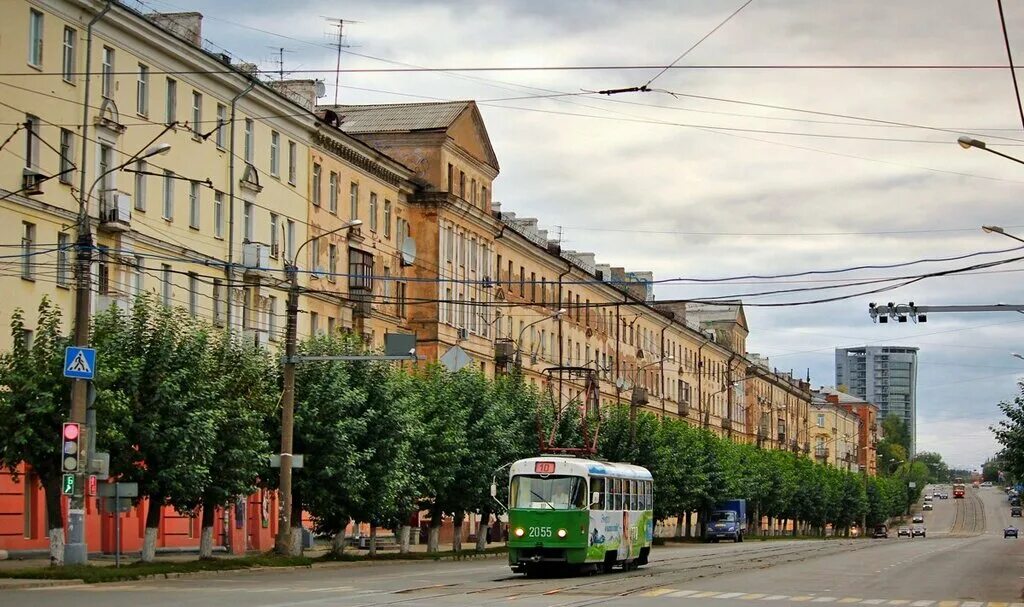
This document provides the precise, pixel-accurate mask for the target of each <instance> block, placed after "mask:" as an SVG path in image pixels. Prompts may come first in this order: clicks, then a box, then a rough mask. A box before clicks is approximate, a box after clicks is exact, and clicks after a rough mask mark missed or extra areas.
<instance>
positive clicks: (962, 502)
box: [949, 491, 986, 537]
mask: <svg viewBox="0 0 1024 607" xmlns="http://www.w3.org/2000/svg"><path fill="white" fill-rule="evenodd" d="M956 502H957V504H956V512H955V513H954V516H953V525H952V526H951V527H950V529H949V535H950V536H954V537H970V536H974V535H979V534H982V533H984V532H985V524H986V520H985V506H984V504H983V503H982V502H981V498H979V497H978V496H977V494H976V493H975V492H974V491H972V492H970V493H968V494H967V495H965V496H964V498H963V499H959V500H956Z"/></svg>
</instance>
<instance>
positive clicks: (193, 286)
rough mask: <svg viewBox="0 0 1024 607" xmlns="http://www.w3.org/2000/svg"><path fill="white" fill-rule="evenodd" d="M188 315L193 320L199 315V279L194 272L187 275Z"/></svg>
mask: <svg viewBox="0 0 1024 607" xmlns="http://www.w3.org/2000/svg"><path fill="white" fill-rule="evenodd" d="M188 313H189V314H190V315H192V317H193V318H195V316H196V314H198V313H199V277H198V276H196V274H195V272H189V273H188Z"/></svg>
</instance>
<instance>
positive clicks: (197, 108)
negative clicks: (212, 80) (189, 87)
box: [192, 91, 203, 136]
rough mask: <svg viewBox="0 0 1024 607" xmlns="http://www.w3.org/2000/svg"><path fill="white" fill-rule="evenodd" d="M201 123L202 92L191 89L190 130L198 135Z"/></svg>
mask: <svg viewBox="0 0 1024 607" xmlns="http://www.w3.org/2000/svg"><path fill="white" fill-rule="evenodd" d="M202 125H203V94H202V93H198V92H196V91H192V132H193V133H194V134H195V135H196V136H198V135H200V132H199V129H201V128H202Z"/></svg>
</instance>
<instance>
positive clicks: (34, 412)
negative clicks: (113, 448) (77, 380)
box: [0, 298, 71, 529]
mask: <svg viewBox="0 0 1024 607" xmlns="http://www.w3.org/2000/svg"><path fill="white" fill-rule="evenodd" d="M60 323H61V314H60V309H59V308H57V307H56V306H54V305H53V303H52V302H50V300H49V299H47V298H43V300H42V301H41V302H40V304H39V309H38V317H37V321H36V328H35V331H34V332H33V339H32V343H29V341H28V333H27V332H26V324H25V316H24V313H23V312H22V311H21V310H15V311H14V314H13V315H12V317H11V337H12V338H13V339H12V341H13V344H14V345H13V348H12V349H11V351H10V352H6V353H4V354H2V355H0V388H2V389H0V466H2V467H3V468H6V469H7V470H9V471H11V472H16V471H17V468H18V465H19V464H21V463H22V462H25V463H27V464H28V465H29V466H31V467H32V470H33V471H34V472H35V473H36V474H37V475H38V476H39V479H40V481H41V482H42V485H43V488H44V490H45V491H46V499H47V505H48V507H47V512H48V518H47V520H48V525H49V527H48V528H49V529H56V528H59V527H60V526H61V516H60V508H59V504H60V501H59V500H60V493H59V492H60V488H59V481H60V475H61V467H60V466H61V464H60V457H59V454H60V450H59V449H60V441H61V438H60V437H61V434H60V432H61V423H63V422H65V421H67V418H68V414H69V412H70V410H71V398H70V397H71V388H70V385H71V382H70V381H68V380H67V379H65V378H64V377H63V374H64V349H65V348H66V347H67V346H68V345H70V344H71V340H70V339H69V338H68V337H67V336H65V335H64V334H62V333H61V329H60Z"/></svg>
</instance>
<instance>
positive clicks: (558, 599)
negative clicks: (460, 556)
mask: <svg viewBox="0 0 1024 607" xmlns="http://www.w3.org/2000/svg"><path fill="white" fill-rule="evenodd" d="M924 514H925V524H926V526H927V528H928V537H927V538H925V539H922V538H915V539H913V540H910V539H906V538H902V539H896V538H895V534H894V536H893V537H892V538H890V539H887V540H830V541H827V542H821V541H768V542H752V541H748V542H744V543H743V544H727V543H723V544H714V545H685V546H674V547H664V548H658V549H657V550H656V551H655V552H654V554H653V561H652V563H651V564H650V565H649V566H647V567H644V568H642V569H640V570H639V571H634V572H630V573H613V574H609V575H600V576H588V577H570V578H551V579H525V578H523V577H522V576H519V575H512V574H511V573H510V572H509V569H508V566H507V565H506V563H505V562H504V560H502V559H483V560H472V561H465V562H438V563H433V562H431V563H422V562H412V563H410V562H406V563H380V562H378V563H374V564H345V565H342V566H336V567H324V568H315V569H303V570H298V571H261V572H245V573H232V574H229V575H218V576H215V577H192V578H180V579H173V580H161V581H147V582H134V583H124V584H116V585H110V584H104V585H94V586H77V587H57V588H39V589H27V590H19V591H9V592H5V593H4V594H3V595H2V596H0V605H18V606H19V607H22V606H25V605H40V606H50V605H52V606H62V607H63V606H67V605H72V604H73V605H76V606H83V607H92V606H94V605H95V606H97V607H98V606H104V607H122V606H128V605H147V606H154V607H159V606H164V605H167V606H170V605H217V606H219V607H233V606H245V607H335V606H336V607H376V606H385V605H402V606H409V607H421V606H422V607H427V606H440V605H445V606H447V605H453V606H472V607H491V606H503V605H524V606H527V607H584V606H589V605H601V606H605V605H607V606H610V607H611V606H615V607H618V606H631V605H640V606H649V607H666V606H668V605H673V606H676V605H680V606H684V607H686V606H691V605H692V606H694V607H697V606H700V605H707V604H712V605H716V606H721V607H730V606H739V605H748V606H749V605H751V604H758V603H762V602H765V603H770V604H774V605H790V604H797V603H837V604H861V605H913V606H915V607H925V606H928V605H934V606H936V607H953V606H959V607H970V606H979V605H984V604H985V603H988V604H989V605H1007V604H1015V603H1014V601H1019V600H1021V599H1020V597H1021V590H1022V587H1024V577H1022V576H1024V543H1021V542H1024V540H1018V541H1015V540H1013V539H1007V540H1004V539H1003V538H1002V529H1003V527H1004V526H1006V525H1007V524H1009V522H1010V517H1009V507H1008V505H1007V502H1006V498H1005V496H1004V495H1003V494H1002V492H1000V491H998V490H997V489H981V490H978V491H974V490H970V489H969V490H968V497H967V499H965V500H953V499H949V500H937V501H936V502H935V510H934V511H932V512H926V513H924ZM1014 520H1015V521H1019V520H1020V519H1014ZM1016 605H1019V606H1020V607H1024V602H1021V603H1016Z"/></svg>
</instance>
